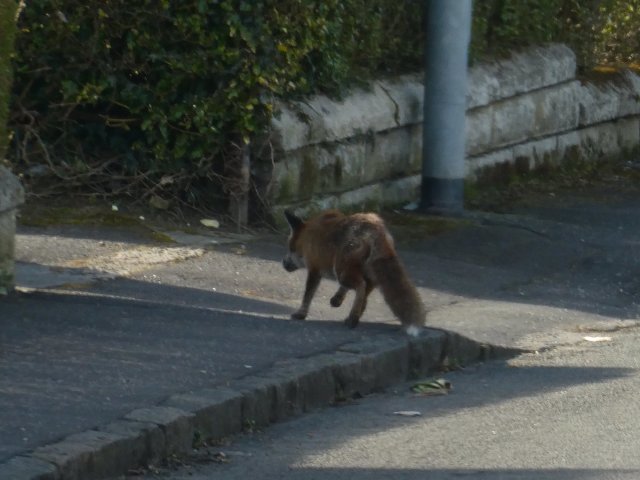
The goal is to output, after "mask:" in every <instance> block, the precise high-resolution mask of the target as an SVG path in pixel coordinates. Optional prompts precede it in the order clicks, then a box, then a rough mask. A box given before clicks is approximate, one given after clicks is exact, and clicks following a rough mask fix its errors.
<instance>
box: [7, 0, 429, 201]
mask: <svg viewBox="0 0 640 480" xmlns="http://www.w3.org/2000/svg"><path fill="white" fill-rule="evenodd" d="M420 5H421V2H419V1H417V0H414V1H407V2H406V3H404V4H400V5H399V4H397V3H396V2H390V1H388V0H368V1H367V0H351V1H342V0H261V1H256V0H246V1H245V0H219V1H216V2H211V1H204V0H192V1H185V2H169V1H168V0H163V1H153V0H143V1H139V2H128V1H126V0H106V1H105V0H101V1H89V2H85V1H78V0H33V1H30V2H28V6H27V8H26V9H25V11H24V14H23V16H22V18H21V21H20V28H21V34H20V37H19V41H18V46H17V48H18V52H19V60H18V62H17V65H16V66H17V72H16V76H17V79H18V81H17V82H16V89H15V94H14V103H13V128H14V129H15V131H16V144H15V146H16V154H15V157H14V161H15V162H18V163H20V164H22V166H23V168H24V167H27V168H28V167H29V166H30V165H31V166H33V165H40V164H46V165H47V166H48V168H49V169H50V170H51V171H53V172H54V173H55V174H56V175H57V176H58V177H60V178H62V179H64V180H65V182H64V184H63V185H64V188H69V187H72V186H74V185H77V186H80V187H87V186H89V187H93V188H95V189H96V190H97V191H101V192H105V193H132V194H137V193H138V192H139V191H142V192H143V194H146V195H150V194H152V193H153V194H158V193H164V194H177V195H179V196H180V198H181V199H182V200H185V201H188V202H189V203H198V202H199V201H202V200H207V199H209V200H210V197H211V195H205V192H216V193H217V194H219V195H218V196H219V197H222V195H221V194H222V193H223V189H222V187H223V186H224V183H225V182H224V177H225V176H226V175H227V173H228V167H229V165H233V164H234V159H235V158H237V156H238V155H239V152H240V150H241V147H242V145H243V144H244V143H245V142H247V141H248V139H249V138H251V137H252V136H253V135H255V134H256V132H260V131H262V130H263V129H264V128H265V126H266V125H267V121H268V119H269V116H270V115H271V109H272V99H273V98H274V97H275V96H277V97H288V96H291V95H301V94H305V93H309V92H312V91H327V92H332V93H336V92H339V91H340V89H341V88H342V87H343V86H344V85H345V84H347V83H349V80H350V79H352V78H361V79H362V78H363V76H364V74H365V72H370V71H371V70H375V71H397V70H398V69H399V68H406V67H407V66H410V68H411V69H415V68H416V66H417V65H415V64H410V62H411V60H413V58H414V57H415V54H416V52H417V51H418V50H419V48H420V39H419V38H414V37H411V36H410V35H409V34H408V32H406V31H404V30H403V29H402V28H400V25H404V26H407V25H409V26H410V32H415V31H419V30H420V29H419V22H420V15H419V12H420ZM403 43H404V44H406V45H405V48H404V52H405V53H404V54H402V55H395V54H392V51H393V50H398V49H400V47H401V45H402V44H403ZM412 49H413V50H412ZM212 186H213V187H214V188H212Z"/></svg>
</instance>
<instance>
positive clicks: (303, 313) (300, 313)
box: [291, 270, 322, 320]
mask: <svg viewBox="0 0 640 480" xmlns="http://www.w3.org/2000/svg"><path fill="white" fill-rule="evenodd" d="M321 278H322V276H321V275H320V272H318V271H316V270H309V271H308V273H307V283H306V284H305V287H304V295H303V296H302V305H300V308H299V309H298V310H297V311H296V312H294V313H292V314H291V318H293V319H295V320H304V319H305V318H307V313H309V305H311V300H313V296H314V295H315V293H316V290H317V289H318V285H320V279H321Z"/></svg>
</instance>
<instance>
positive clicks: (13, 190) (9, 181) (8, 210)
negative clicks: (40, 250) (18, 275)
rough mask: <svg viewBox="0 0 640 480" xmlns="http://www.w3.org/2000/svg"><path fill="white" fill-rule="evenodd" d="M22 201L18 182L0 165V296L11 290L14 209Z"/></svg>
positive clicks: (14, 223)
mask: <svg viewBox="0 0 640 480" xmlns="http://www.w3.org/2000/svg"><path fill="white" fill-rule="evenodd" d="M23 200H24V191H23V189H22V186H21V185H20V182H19V181H18V179H17V178H16V177H15V176H13V175H12V174H11V172H9V170H7V169H6V168H4V167H3V166H1V165H0V295H2V294H5V293H7V292H8V291H9V290H11V289H12V288H13V271H14V268H13V267H14V242H15V233H16V208H17V207H18V206H19V205H21V204H22V202H23Z"/></svg>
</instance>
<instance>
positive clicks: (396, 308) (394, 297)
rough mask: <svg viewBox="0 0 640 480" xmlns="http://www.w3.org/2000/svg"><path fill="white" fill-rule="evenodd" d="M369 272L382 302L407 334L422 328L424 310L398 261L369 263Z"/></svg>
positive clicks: (388, 257)
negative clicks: (372, 276) (377, 287)
mask: <svg viewBox="0 0 640 480" xmlns="http://www.w3.org/2000/svg"><path fill="white" fill-rule="evenodd" d="M371 270H372V271H373V274H374V275H375V279H376V282H377V284H378V286H379V287H380V291H381V292H382V296H383V297H384V300H385V301H386V302H387V305H389V308H390V309H391V311H392V312H393V314H394V315H395V316H396V317H398V319H399V320H400V322H402V325H403V326H404V327H405V329H407V331H408V332H410V331H413V332H415V331H416V330H419V329H420V327H422V326H424V322H425V317H426V310H425V307H424V303H422V299H421V298H420V294H419V293H418V291H417V290H416V287H415V286H414V285H413V283H412V282H411V280H410V279H409V276H408V275H407V272H406V270H405V268H404V265H403V264H402V262H401V261H400V259H399V258H398V257H397V256H395V255H393V256H386V257H383V258H377V259H375V260H372V261H371Z"/></svg>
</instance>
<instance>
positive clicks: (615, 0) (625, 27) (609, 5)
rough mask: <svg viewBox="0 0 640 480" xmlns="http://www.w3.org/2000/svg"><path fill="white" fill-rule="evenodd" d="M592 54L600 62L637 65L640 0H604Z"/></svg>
mask: <svg viewBox="0 0 640 480" xmlns="http://www.w3.org/2000/svg"><path fill="white" fill-rule="evenodd" d="M597 18H598V19H599V21H598V23H597V27H596V28H595V29H594V30H595V46H594V54H595V56H596V58H598V59H599V61H600V62H601V63H607V64H636V67H638V66H640V65H639V64H640V0H625V1H622V0H603V1H602V2H601V3H600V5H599V8H598V17H597Z"/></svg>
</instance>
